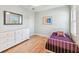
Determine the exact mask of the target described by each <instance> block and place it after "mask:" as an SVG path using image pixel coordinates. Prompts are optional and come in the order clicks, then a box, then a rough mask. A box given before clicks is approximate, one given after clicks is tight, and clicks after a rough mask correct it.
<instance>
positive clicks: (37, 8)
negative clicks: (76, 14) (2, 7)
mask: <svg viewBox="0 0 79 59" xmlns="http://www.w3.org/2000/svg"><path fill="white" fill-rule="evenodd" d="M61 6H64V5H38V6H33V5H21V6H20V7H22V8H24V9H28V10H31V11H34V12H40V11H45V10H48V9H52V8H57V7H61Z"/></svg>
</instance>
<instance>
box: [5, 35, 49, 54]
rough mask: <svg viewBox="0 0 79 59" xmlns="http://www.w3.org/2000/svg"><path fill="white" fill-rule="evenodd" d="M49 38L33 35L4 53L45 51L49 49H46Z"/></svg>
mask: <svg viewBox="0 0 79 59" xmlns="http://www.w3.org/2000/svg"><path fill="white" fill-rule="evenodd" d="M47 40H48V38H47V37H43V36H38V35H33V36H32V37H31V38H30V39H29V40H27V41H25V42H23V43H21V44H19V45H17V46H15V47H13V48H10V49H8V50H6V51H4V53H45V52H47V51H48V50H46V49H45V44H46V41H47Z"/></svg>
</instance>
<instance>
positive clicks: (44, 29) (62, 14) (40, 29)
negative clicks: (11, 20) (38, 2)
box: [35, 6, 69, 36]
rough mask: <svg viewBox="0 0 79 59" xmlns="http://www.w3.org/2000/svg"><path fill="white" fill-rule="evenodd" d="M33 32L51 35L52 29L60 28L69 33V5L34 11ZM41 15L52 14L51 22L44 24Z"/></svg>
mask: <svg viewBox="0 0 79 59" xmlns="http://www.w3.org/2000/svg"><path fill="white" fill-rule="evenodd" d="M35 16H36V18H35V34H43V35H46V36H49V35H51V33H52V32H53V31H58V30H62V31H64V32H66V33H69V7H68V6H63V7H59V8H55V9H50V10H47V11H42V12H36V14H35ZM43 16H52V17H53V24H52V25H44V24H43V19H42V17H43Z"/></svg>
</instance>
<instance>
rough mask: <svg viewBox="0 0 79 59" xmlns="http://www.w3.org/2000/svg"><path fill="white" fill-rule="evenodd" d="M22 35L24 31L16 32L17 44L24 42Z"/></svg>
mask: <svg viewBox="0 0 79 59" xmlns="http://www.w3.org/2000/svg"><path fill="white" fill-rule="evenodd" d="M22 34H23V32H22V30H17V31H16V32H15V42H16V43H19V42H21V41H22V37H23V36H22Z"/></svg>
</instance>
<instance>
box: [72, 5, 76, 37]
mask: <svg viewBox="0 0 79 59" xmlns="http://www.w3.org/2000/svg"><path fill="white" fill-rule="evenodd" d="M71 33H72V35H74V36H76V6H72V8H71Z"/></svg>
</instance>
